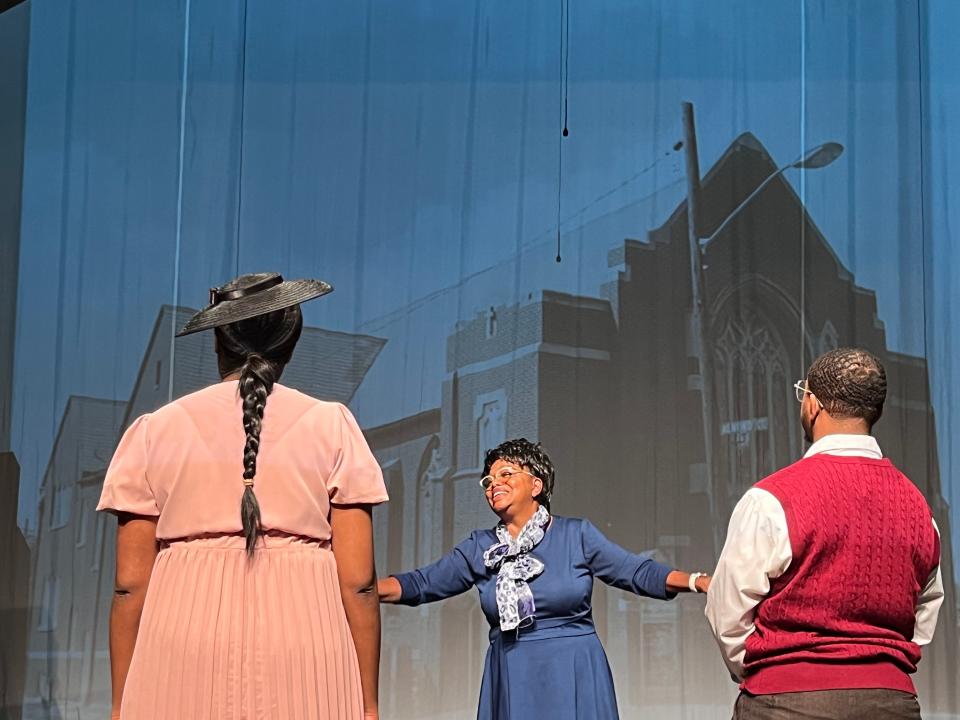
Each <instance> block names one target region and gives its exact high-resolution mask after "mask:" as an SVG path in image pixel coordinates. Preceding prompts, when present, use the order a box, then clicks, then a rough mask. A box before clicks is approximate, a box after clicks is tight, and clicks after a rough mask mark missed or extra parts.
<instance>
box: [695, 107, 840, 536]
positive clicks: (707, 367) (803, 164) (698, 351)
mask: <svg viewBox="0 0 960 720" xmlns="http://www.w3.org/2000/svg"><path fill="white" fill-rule="evenodd" d="M681 107H682V110H683V149H684V157H685V165H686V174H687V243H688V245H689V247H690V281H691V300H692V305H693V307H692V309H691V313H690V325H691V327H690V330H691V337H692V338H693V341H694V343H695V344H696V347H695V348H694V355H695V356H696V358H697V366H698V367H697V370H698V372H699V373H700V409H701V413H702V415H703V418H702V420H703V451H704V466H705V472H706V484H707V489H708V501H709V505H710V513H711V515H712V516H713V517H714V523H713V530H714V545H715V546H716V547H715V550H716V551H719V549H720V546H721V545H722V544H723V537H722V525H721V524H720V523H718V522H716V519H717V517H718V512H720V511H721V510H722V511H723V515H724V517H725V516H726V496H725V494H726V489H725V488H721V487H718V486H717V485H716V483H715V477H714V472H713V367H712V362H711V360H712V353H711V352H710V350H709V348H708V346H707V335H706V327H707V325H708V323H707V322H706V321H705V316H706V309H705V303H704V301H703V289H704V282H703V271H704V265H703V251H704V248H705V247H706V246H707V244H708V243H710V241H711V240H713V239H714V238H715V237H717V235H719V234H720V233H721V232H722V231H723V230H724V228H726V227H727V225H729V224H730V222H731V221H732V220H733V219H734V218H735V217H736V216H737V215H739V214H740V212H741V211H742V210H743V209H744V208H745V207H746V206H747V205H748V204H749V203H750V202H751V201H752V200H753V199H754V198H755V197H756V196H757V195H759V194H760V191H761V190H763V189H764V188H765V187H766V186H767V185H769V184H770V182H772V181H773V179H774V178H775V177H778V176H779V175H782V174H783V173H784V172H785V171H787V170H789V169H791V168H796V169H798V170H813V169H816V168H822V167H825V166H827V165H829V164H830V163H832V162H833V161H834V160H836V159H837V158H838V157H840V154H841V153H842V152H843V146H842V145H841V144H840V143H835V142H828V143H824V144H822V145H818V146H817V147H815V148H812V149H811V150H808V151H807V152H805V153H804V154H803V155H801V156H800V157H799V158H797V159H796V160H794V161H793V162H792V163H790V164H789V165H784V166H783V167H780V168H777V169H776V170H775V171H774V172H773V173H771V174H770V175H769V176H768V177H767V178H766V179H765V180H764V181H763V182H762V183H760V184H759V185H758V186H757V188H756V189H755V190H754V191H753V192H751V193H750V194H749V195H748V196H747V197H746V199H745V200H744V201H743V202H741V203H740V204H739V205H737V207H736V208H734V210H733V212H731V213H730V214H729V215H727V217H726V218H724V220H723V222H721V223H720V225H719V226H718V227H717V229H716V230H714V231H713V233H711V234H710V236H709V237H707V238H703V239H701V238H700V234H699V227H700V224H699V222H698V219H699V209H700V202H699V201H700V161H699V159H698V157H697V134H696V127H695V125H694V120H693V105H692V104H691V103H688V102H684V103H681ZM721 503H722V505H721Z"/></svg>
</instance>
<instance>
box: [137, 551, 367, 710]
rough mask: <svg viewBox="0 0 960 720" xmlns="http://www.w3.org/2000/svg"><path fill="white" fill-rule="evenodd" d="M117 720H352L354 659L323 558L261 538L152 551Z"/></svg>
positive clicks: (356, 680)
mask: <svg viewBox="0 0 960 720" xmlns="http://www.w3.org/2000/svg"><path fill="white" fill-rule="evenodd" d="M121 710H122V714H121V718H123V720H188V719H189V720H194V719H196V720H206V719H207V718H210V719H211V720H213V719H216V720H266V719H268V718H269V719H270V720H273V719H277V720H280V719H282V720H328V719H329V720H334V719H336V720H353V719H354V718H357V719H359V718H362V716H363V697H362V693H361V689H360V673H359V668H358V665H357V654H356V650H355V648H354V645H353V639H352V637H351V635H350V629H349V627H348V625H347V622H346V617H345V615H344V611H343V605H342V602H341V599H340V590H339V586H338V584H337V567H336V563H335V561H334V557H333V553H332V552H331V551H330V550H329V549H328V548H327V547H324V546H321V545H320V543H319V542H318V541H312V540H306V539H302V538H293V537H289V536H279V537H278V536H269V537H266V538H265V546H264V545H259V546H258V547H257V552H256V555H255V557H254V559H253V561H252V562H250V561H248V560H247V557H246V553H245V551H244V549H243V538H241V537H235V536H229V537H218V538H204V539H197V540H188V541H184V542H178V543H174V544H172V545H170V546H169V547H166V548H164V549H163V550H161V551H160V553H159V555H158V556H157V561H156V564H155V566H154V569H153V575H152V577H151V579H150V586H149V588H148V591H147V598H146V603H145V605H144V610H143V617H142V619H141V622H140V631H139V633H138V635H137V644H136V649H135V650H134V655H133V661H132V663H131V666H130V673H129V675H128V677H127V682H126V685H125V686H124V693H123V703H122V706H121Z"/></svg>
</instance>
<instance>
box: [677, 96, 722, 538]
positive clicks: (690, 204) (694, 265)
mask: <svg viewBox="0 0 960 720" xmlns="http://www.w3.org/2000/svg"><path fill="white" fill-rule="evenodd" d="M681 107H682V108H683V153H684V159H685V161H686V162H685V165H686V172H687V243H688V245H689V246H690V287H691V293H692V297H691V300H692V308H691V312H690V331H691V332H690V337H691V338H692V340H693V343H694V345H695V347H694V348H693V350H694V355H696V357H697V371H698V372H699V373H700V409H701V413H702V415H703V456H704V457H703V459H704V466H705V468H706V476H707V477H706V481H707V497H708V499H709V503H710V515H711V518H712V520H713V535H714V546H715V547H714V552H719V551H720V545H721V543H722V530H723V526H724V523H725V521H726V517H725V515H723V516H722V515H721V513H724V512H725V508H726V498H725V497H724V495H723V493H725V492H726V489H725V488H721V487H718V484H717V483H716V478H715V475H714V472H713V363H712V362H711V359H712V355H711V347H710V345H709V344H708V342H707V331H706V328H707V319H706V317H705V315H706V310H705V307H704V301H703V292H704V282H703V249H702V247H701V245H700V233H699V229H700V225H699V222H698V220H699V212H700V160H699V158H698V157H697V131H696V126H695V124H694V120H693V104H692V103H689V102H684V103H681Z"/></svg>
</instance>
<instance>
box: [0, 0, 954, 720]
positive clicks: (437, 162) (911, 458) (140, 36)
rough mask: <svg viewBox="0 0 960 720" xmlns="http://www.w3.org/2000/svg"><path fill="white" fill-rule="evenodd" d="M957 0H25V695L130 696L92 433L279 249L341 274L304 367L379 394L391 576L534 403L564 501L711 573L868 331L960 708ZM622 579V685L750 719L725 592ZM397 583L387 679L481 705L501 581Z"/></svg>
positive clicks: (13, 362) (5, 265)
mask: <svg viewBox="0 0 960 720" xmlns="http://www.w3.org/2000/svg"><path fill="white" fill-rule="evenodd" d="M958 25H960V5H958V4H957V3H954V2H952V1H951V0H875V1H874V2H862V3H837V2H830V1H829V0H773V1H770V0H766V1H764V2H760V1H759V0H755V1H750V0H721V1H718V2H710V3H706V2H697V1H695V0H647V1H645V2H632V1H627V0H622V1H618V2H615V1H613V0H602V1H593V2H570V0H566V1H564V0H561V2H560V3H556V2H538V1H535V0H531V1H529V2H523V3H516V2H503V1H500V0H487V1H481V0H473V1H472V2H467V1H466V0H464V1H463V2H441V1H439V0H434V1H431V0H413V1H411V2H404V3H395V2H387V1H382V2H381V1H377V0H367V1H366V2H354V3H333V2H316V1H314V0H290V1H289V2H282V3H278V2H269V1H268V0H237V2H234V3H209V2H200V1H199V0H194V1H193V2H191V0H177V1H172V0H171V2H162V3H157V2H147V1H145V0H104V1H103V2H98V3H89V2H79V1H73V2H59V1H55V0H28V1H27V2H23V3H20V4H18V5H15V6H14V7H13V8H11V9H8V10H6V11H5V12H3V13H0V537H2V542H0V555H2V557H0V619H2V631H0V703H2V704H0V717H3V718H57V719H59V718H63V719H68V718H69V719H71V720H73V719H75V718H104V717H106V716H107V711H108V708H109V697H110V681H109V654H108V645H107V621H108V610H109V603H110V599H111V593H112V583H113V562H114V554H115V553H114V533H115V520H114V519H113V518H112V517H109V516H106V517H105V516H97V515H96V513H94V511H93V508H94V506H95V504H96V500H97V498H98V496H99V493H100V488H101V485H102V482H103V477H104V471H105V469H106V466H107V464H108V463H109V460H110V457H111V454H112V452H113V450H114V448H115V446H116V444H117V441H118V439H119V437H120V435H121V433H122V432H123V431H124V429H125V428H126V427H127V426H128V425H129V424H130V423H131V422H132V421H133V419H135V418H136V417H137V416H138V415H139V414H141V413H144V412H148V411H151V410H153V409H155V408H157V407H158V406H160V405H161V404H163V403H165V402H167V401H169V400H170V399H172V398H176V397H178V396H180V395H183V394H184V393H187V392H190V391H192V390H195V389H197V388H200V387H202V386H204V385H205V384H208V383H210V382H213V381H215V380H216V365H215V362H214V356H213V348H212V337H210V336H209V334H206V335H198V336H191V337H189V338H185V339H182V340H176V341H175V340H174V339H173V333H174V331H175V329H176V328H177V327H179V326H180V325H181V324H182V323H183V321H184V320H185V319H186V318H187V317H188V316H189V314H190V313H191V312H192V311H193V310H194V309H196V308H198V307H200V306H202V305H203V304H204V302H205V300H206V297H207V289H208V288H209V287H210V286H211V285H216V284H220V283H222V282H224V281H226V280H228V279H230V278H231V277H233V276H235V275H236V274H238V273H240V272H252V271H263V270H276V271H279V272H281V273H283V274H284V276H286V277H291V278H296V277H317V278H322V279H325V280H327V281H329V282H331V283H332V284H333V285H334V286H335V287H336V292H334V293H333V294H332V295H331V296H329V297H328V298H325V299H323V300H320V301H317V302H314V303H310V304H308V305H306V306H304V314H305V320H306V325H307V326H308V327H307V328H306V329H305V332H304V336H303V339H302V341H301V343H300V345H299V346H298V348H297V351H296V353H295V355H294V359H293V362H292V364H291V366H290V367H289V368H288V370H287V373H286V374H285V376H284V382H285V383H287V384H289V385H292V386H294V387H297V388H299V389H302V390H304V391H305V392H308V393H311V394H313V395H315V396H317V397H321V398H326V399H333V400H338V401H341V402H344V403H347V404H348V405H349V406H350V408H351V409H352V410H353V412H354V413H355V414H356V416H357V418H358V419H359V421H360V423H361V425H362V426H363V428H364V431H365V433H366V436H367V439H368V441H369V443H370V445H371V446H372V448H373V450H374V452H375V454H376V456H377V458H378V459H379V461H380V462H381V464H382V466H383V471H384V475H385V478H386V482H387V485H388V489H389V493H390V496H391V501H390V502H389V503H388V504H386V505H384V506H382V507H380V508H378V509H377V511H376V514H375V520H376V533H377V536H376V542H377V561H378V569H379V571H380V573H381V574H386V573H389V572H396V571H400V570H406V569H410V568H413V567H415V566H418V565H420V564H423V563H427V562H430V561H432V560H434V559H436V558H438V557H439V556H440V555H441V554H443V553H444V552H445V551H447V550H448V549H450V548H452V547H453V545H454V544H455V543H456V542H458V541H459V540H460V539H462V538H463V537H465V536H466V535H467V534H468V533H469V532H470V531H471V530H473V529H474V528H477V527H483V526H491V525H492V524H493V522H494V520H495V518H494V516H493V515H492V514H491V513H490V511H489V509H488V508H487V507H486V505H485V502H484V500H483V497H482V495H481V493H480V491H479V488H478V486H477V482H476V481H477V478H478V475H479V470H480V466H481V463H482V457H483V452H484V450H485V449H487V448H489V447H491V446H493V445H496V444H497V443H499V442H500V441H502V440H503V439H505V438H509V437H515V436H525V437H527V438H530V439H534V440H539V441H541V442H543V444H544V445H545V447H546V449H547V450H548V451H549V452H550V454H551V455H552V457H553V458H554V461H555V463H556V465H557V468H558V473H557V490H556V501H555V510H556V511H557V512H558V513H560V514H567V515H576V516H583V517H587V518H589V519H590V520H592V521H593V522H594V523H595V524H596V525H598V526H599V527H600V528H602V529H603V531H604V532H605V533H606V534H608V535H609V536H610V537H611V538H612V539H613V540H615V541H616V542H618V543H620V544H622V545H624V546H626V547H628V548H630V549H633V550H637V551H640V550H654V551H656V552H657V553H658V555H659V556H660V557H661V558H663V559H665V560H666V561H668V562H670V563H673V564H675V565H677V566H680V567H683V568H686V569H690V570H711V569H712V567H713V565H714V563H715V561H716V557H717V555H718V552H719V550H720V547H721V544H722V541H723V537H724V533H725V530H726V524H727V520H728V518H729V515H730V512H731V509H732V507H733V504H734V503H735V502H736V500H737V498H738V497H739V496H740V495H741V494H742V493H743V492H744V491H745V490H746V489H747V488H748V487H750V486H751V485H752V484H753V483H754V482H756V481H757V480H759V479H760V478H761V477H763V476H764V475H766V474H768V473H770V472H772V471H774V470H776V469H777V468H779V467H782V466H784V465H786V464H788V463H790V462H793V461H794V460H796V459H797V458H799V457H800V455H801V454H802V453H803V451H804V442H803V438H802V431H801V429H800V426H799V421H798V410H799V408H798V405H797V403H796V401H795V400H794V397H793V390H792V388H791V385H792V384H793V382H794V381H795V380H797V379H798V378H801V377H803V375H804V372H805V368H806V367H807V365H808V364H809V363H810V361H811V360H812V358H814V357H815V356H816V355H817V354H819V353H821V352H822V351H824V350H827V349H830V348H833V347H837V346H842V345H859V346H863V347H866V348H868V349H870V350H871V351H873V352H874V353H876V354H877V355H879V356H880V358H881V359H882V361H883V362H884V364H885V365H886V368H887V373H888V377H889V387H890V390H889V397H888V400H887V407H886V411H885V413H884V417H883V419H882V420H881V421H880V423H879V425H878V427H877V434H878V437H879V440H880V443H881V446H882V447H883V450H884V452H885V453H886V454H887V455H888V456H890V457H891V458H892V459H893V460H894V461H895V462H896V463H897V464H898V465H899V466H900V467H902V468H903V469H904V470H905V471H906V472H907V474H908V475H909V476H910V477H911V479H912V480H913V481H914V482H915V483H916V484H917V485H918V486H919V487H920V489H921V490H922V491H923V492H924V494H925V496H926V498H927V500H928V502H929V503H930V506H931V507H932V509H933V511H934V514H935V516H936V519H937V522H938V524H939V527H940V529H941V531H942V534H943V577H944V581H945V584H946V586H947V599H946V602H945V603H944V606H943V609H942V611H941V615H940V623H939V626H938V628H937V633H936V636H935V640H934V642H933V644H932V645H931V646H930V647H928V648H927V649H925V651H924V659H923V662H922V664H921V670H920V672H919V674H918V680H917V683H918V687H919V689H920V700H921V704H922V706H923V708H924V712H925V717H928V718H948V717H958V716H960V715H958V713H960V683H958V675H957V672H958V671H957V662H958V630H960V628H958V612H957V610H958V606H957V595H956V583H957V572H958V570H960V565H958V560H957V556H956V551H957V548H958V546H960V517H958V516H957V513H956V508H957V507H960V480H958V477H960V426H958V424H960V414H958V412H957V411H956V410H955V408H960V361H957V360H956V357H957V356H958V354H960V283H957V282H951V281H952V280H954V279H955V278H957V277H960V252H958V250H957V248H958V247H960V238H958V237H957V235H956V233H957V232H958V228H960V209H958V205H957V204H956V203H953V204H951V203H950V201H949V198H950V197H951V194H952V191H953V189H954V188H953V186H954V185H956V184H958V183H960V140H958V137H960V121H958V120H957V118H958V117H960V60H958V57H960V56H958V54H957V52H956V49H955V40H954V37H953V28H956V27H957V26H958ZM685 103H686V104H685ZM695 297H699V298H700V299H701V302H702V312H701V313H699V314H697V313H694V309H695V307H696V305H695V302H694V299H695ZM698 319H699V322H698V321H697V320H698ZM955 421H956V422H955ZM240 471H241V468H240V463H239V458H238V477H239V473H240ZM594 609H595V619H596V623H597V627H598V631H599V633H600V635H601V638H602V639H603V641H604V643H605V646H606V649H607V652H608V654H609V658H610V662H611V666H612V669H613V674H614V678H615V682H616V686H617V690H618V696H619V702H620V708H621V714H622V716H623V717H624V718H642V717H643V718H648V717H652V718H662V719H667V720H671V719H674V718H676V719H677V720H680V719H683V720H697V719H700V718H704V719H707V718H709V719H714V718H726V717H729V714H730V708H731V705H732V701H733V698H734V696H735V687H734V686H733V684H732V683H731V682H730V681H729V679H728V677H727V676H726V675H725V673H724V670H723V665H722V662H721V660H720V655H719V652H718V651H717V648H716V646H715V644H714V641H713V639H712V638H711V637H710V635H709V634H708V629H707V625H706V622H705V620H704V618H703V598H702V597H698V596H684V597H681V598H678V599H677V600H675V601H674V602H671V603H656V602H652V601H649V602H648V601H645V600H643V599H639V598H636V597H634V596H631V595H627V594H625V593H623V592H620V591H615V590H608V589H606V588H604V587H601V586H598V587H597V590H596V592H595V594H594ZM383 618H384V638H383V665H382V709H383V717H385V718H393V719H395V720H406V719H408V718H409V719H412V718H427V719H436V720H440V719H444V720H446V719H452V718H470V717H473V716H474V714H475V709H476V698H477V694H478V689H479V681H480V675H481V668H482V663H483V654H484V651H485V648H486V645H487V639H486V632H487V628H486V623H485V621H484V619H483V616H482V614H481V612H480V610H479V607H478V602H477V597H476V595H475V593H473V592H471V593H468V594H465V595H462V596H460V597H458V598H455V599H453V600H450V601H447V602H445V603H442V604H437V605H433V606H429V607H423V608H418V609H410V608H393V607H391V608H385V609H384V612H383Z"/></svg>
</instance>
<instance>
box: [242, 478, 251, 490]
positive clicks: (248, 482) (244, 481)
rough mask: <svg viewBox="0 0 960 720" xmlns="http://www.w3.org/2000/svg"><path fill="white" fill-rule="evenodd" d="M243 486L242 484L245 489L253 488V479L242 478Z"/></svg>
mask: <svg viewBox="0 0 960 720" xmlns="http://www.w3.org/2000/svg"><path fill="white" fill-rule="evenodd" d="M243 484H244V485H245V486H246V487H249V488H252V487H253V478H244V479H243Z"/></svg>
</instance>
